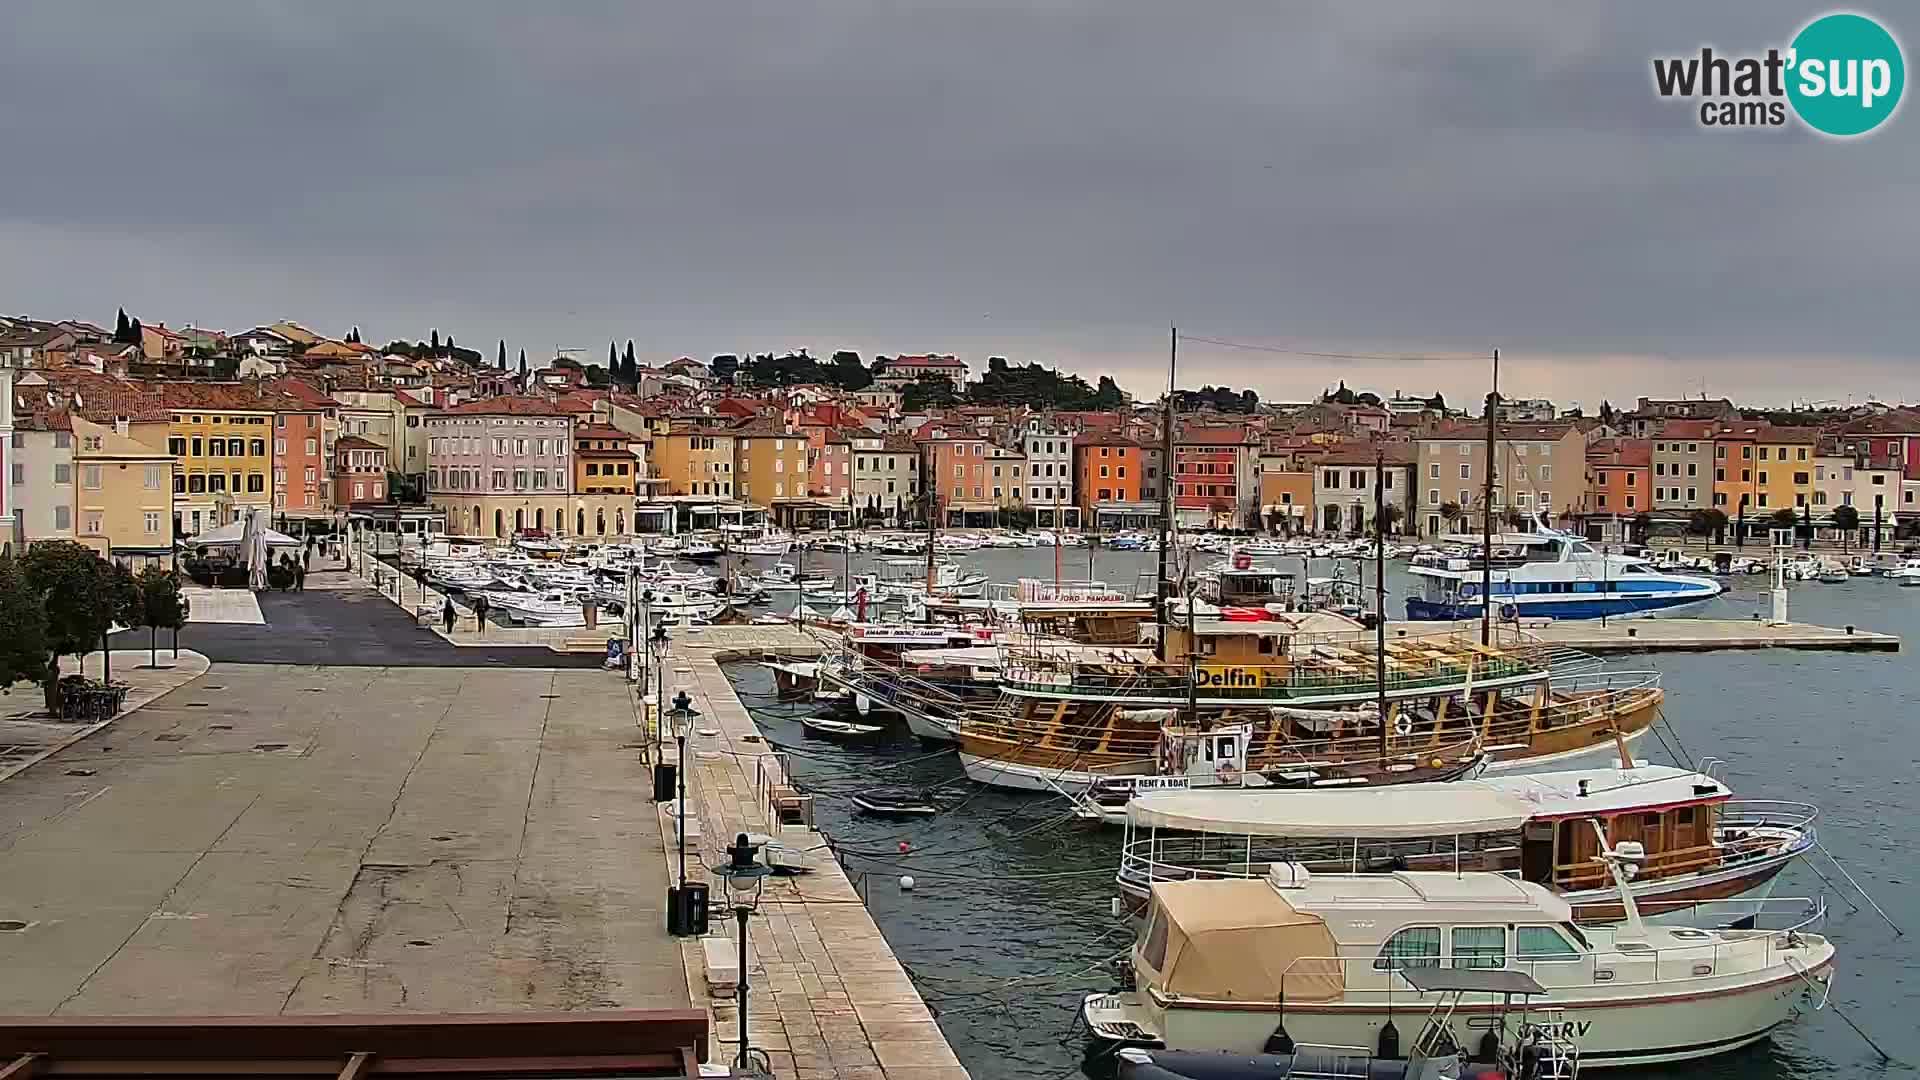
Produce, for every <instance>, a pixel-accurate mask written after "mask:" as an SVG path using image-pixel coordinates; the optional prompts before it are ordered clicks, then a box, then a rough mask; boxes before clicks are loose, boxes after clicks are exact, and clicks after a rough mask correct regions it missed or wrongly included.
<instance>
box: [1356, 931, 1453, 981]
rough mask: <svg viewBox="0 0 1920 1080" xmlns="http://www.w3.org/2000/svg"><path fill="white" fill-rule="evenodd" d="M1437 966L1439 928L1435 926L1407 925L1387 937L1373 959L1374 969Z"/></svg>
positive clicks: (1385, 969)
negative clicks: (1378, 953) (1377, 954)
mask: <svg viewBox="0 0 1920 1080" xmlns="http://www.w3.org/2000/svg"><path fill="white" fill-rule="evenodd" d="M1439 966H1440V928H1439V927H1437V926H1409V927H1407V928H1406V929H1405V930H1402V931H1400V932H1399V933H1397V934H1395V935H1393V936H1392V937H1390V938H1388V939H1387V943H1386V944H1385V945H1382V946H1380V955H1379V956H1378V957H1376V958H1375V959H1374V961H1373V969H1374V970H1375V971H1399V970H1401V969H1403V968H1416V967H1439Z"/></svg>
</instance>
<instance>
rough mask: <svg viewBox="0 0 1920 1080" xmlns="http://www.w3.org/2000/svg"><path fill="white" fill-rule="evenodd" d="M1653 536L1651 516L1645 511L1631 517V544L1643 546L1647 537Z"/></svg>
mask: <svg viewBox="0 0 1920 1080" xmlns="http://www.w3.org/2000/svg"><path fill="white" fill-rule="evenodd" d="M1651 535H1653V515H1652V514H1649V513H1647V512H1646V511H1645V510H1642V511H1640V512H1639V513H1637V514H1635V515H1633V533H1632V536H1633V542H1634V543H1636V544H1644V543H1646V542H1647V537H1649V536H1651Z"/></svg>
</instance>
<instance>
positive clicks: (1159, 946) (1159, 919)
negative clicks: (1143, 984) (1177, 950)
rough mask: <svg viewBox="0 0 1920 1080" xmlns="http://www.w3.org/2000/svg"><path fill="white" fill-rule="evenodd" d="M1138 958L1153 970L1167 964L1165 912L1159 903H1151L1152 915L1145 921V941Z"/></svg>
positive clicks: (1157, 969) (1160, 968) (1161, 968)
mask: <svg viewBox="0 0 1920 1080" xmlns="http://www.w3.org/2000/svg"><path fill="white" fill-rule="evenodd" d="M1140 959H1141V960H1144V961H1145V962H1146V965H1147V966H1148V967H1150V968H1152V969H1153V970H1155V971H1160V970H1163V969H1164V968H1165V967H1166V966H1167V913H1166V912H1165V911H1163V910H1161V908H1160V905H1159V904H1155V905H1153V915H1152V917H1151V919H1150V921H1149V922H1148V923H1147V943H1146V945H1145V947H1143V948H1142V949H1141V950H1140Z"/></svg>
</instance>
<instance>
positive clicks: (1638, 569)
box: [1620, 562, 1653, 574]
mask: <svg viewBox="0 0 1920 1080" xmlns="http://www.w3.org/2000/svg"><path fill="white" fill-rule="evenodd" d="M1620 572H1621V573H1623V574H1651V573H1653V567H1651V566H1648V565H1647V564H1646V563H1639V562H1636V563H1628V564H1627V565H1625V566H1623V567H1621V568H1620Z"/></svg>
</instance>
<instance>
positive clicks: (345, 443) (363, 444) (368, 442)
mask: <svg viewBox="0 0 1920 1080" xmlns="http://www.w3.org/2000/svg"><path fill="white" fill-rule="evenodd" d="M333 448H334V449H335V450H385V449H386V447H384V446H381V445H380V444H379V443H377V442H374V441H373V440H372V439H363V438H361V437H360V436H358V435H342V436H340V437H339V438H337V439H335V440H333Z"/></svg>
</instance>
